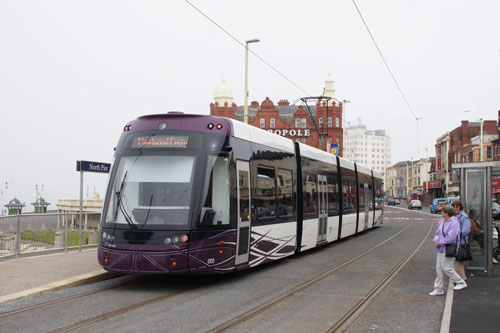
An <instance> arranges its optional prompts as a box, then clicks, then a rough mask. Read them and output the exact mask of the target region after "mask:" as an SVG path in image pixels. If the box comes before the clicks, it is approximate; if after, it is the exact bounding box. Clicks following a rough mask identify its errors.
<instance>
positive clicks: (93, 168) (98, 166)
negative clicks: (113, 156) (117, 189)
mask: <svg viewBox="0 0 500 333" xmlns="http://www.w3.org/2000/svg"><path fill="white" fill-rule="evenodd" d="M110 169H111V164H109V163H102V162H90V161H76V171H79V172H80V221H79V223H78V234H79V235H80V242H79V245H78V251H80V252H81V251H82V222H83V173H84V172H97V173H109V170H110Z"/></svg>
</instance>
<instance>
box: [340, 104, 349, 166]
mask: <svg viewBox="0 0 500 333" xmlns="http://www.w3.org/2000/svg"><path fill="white" fill-rule="evenodd" d="M347 103H351V101H349V100H347V99H344V100H343V101H342V149H341V150H340V147H338V149H339V150H340V151H342V156H344V145H345V136H346V135H345V105H346V104H347Z"/></svg>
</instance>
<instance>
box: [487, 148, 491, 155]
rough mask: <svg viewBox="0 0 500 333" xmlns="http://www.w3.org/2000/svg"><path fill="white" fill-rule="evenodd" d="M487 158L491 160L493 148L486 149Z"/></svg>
mask: <svg viewBox="0 0 500 333" xmlns="http://www.w3.org/2000/svg"><path fill="white" fill-rule="evenodd" d="M486 158H491V147H486Z"/></svg>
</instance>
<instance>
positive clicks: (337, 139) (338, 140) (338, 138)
mask: <svg viewBox="0 0 500 333" xmlns="http://www.w3.org/2000/svg"><path fill="white" fill-rule="evenodd" d="M336 141H337V144H338V145H339V147H340V137H337V138H336Z"/></svg>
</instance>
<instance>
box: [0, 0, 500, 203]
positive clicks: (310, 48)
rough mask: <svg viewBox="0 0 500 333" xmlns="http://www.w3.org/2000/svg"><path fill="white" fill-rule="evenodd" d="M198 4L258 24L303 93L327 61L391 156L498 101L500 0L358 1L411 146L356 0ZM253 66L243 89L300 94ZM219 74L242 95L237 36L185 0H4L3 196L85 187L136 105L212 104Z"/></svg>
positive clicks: (230, 22) (162, 108)
mask: <svg viewBox="0 0 500 333" xmlns="http://www.w3.org/2000/svg"><path fill="white" fill-rule="evenodd" d="M192 3H193V4H195V5H196V6H197V7H198V8H200V9H201V10H203V11H204V12H205V13H206V14H207V15H208V16H210V17H211V18H213V19H214V20H215V21H216V22H217V23H219V24H220V25H221V26H223V27H224V28H225V29H226V30H228V31H229V32H230V33H231V34H232V35H234V36H235V37H236V38H237V39H239V40H240V41H244V40H246V39H252V38H259V39H260V40H261V42H260V43H257V44H253V45H252V46H251V49H252V50H253V51H255V52H256V53H258V54H259V55H260V56H261V57H262V58H264V59H265V60H266V61H268V62H269V63H271V64H272V65H273V66H275V67H276V68H278V69H279V70H280V71H281V72H282V73H284V74H285V75H286V76H287V77H289V78H290V79H292V80H293V81H294V82H295V83H297V84H298V85H299V86H300V87H302V88H303V89H304V90H306V91H307V92H308V93H310V94H311V95H318V94H320V93H321V92H322V88H323V85H324V80H325V78H326V76H327V74H328V72H329V71H331V73H332V75H333V77H334V79H335V89H336V97H337V98H338V99H339V100H342V99H349V100H351V102H352V103H350V104H348V106H347V116H346V119H347V121H352V122H355V121H356V119H357V118H359V117H362V118H363V122H364V123H366V124H367V126H368V128H370V129H385V130H386V131H387V134H388V135H389V136H391V138H392V142H393V154H392V161H393V163H394V162H397V161H399V160H404V159H410V158H411V157H413V159H417V158H418V157H423V156H425V154H426V152H425V148H428V149H429V155H430V156H433V155H434V142H435V140H436V138H437V137H438V136H440V135H441V134H443V133H444V132H445V131H447V130H451V129H452V128H455V127H457V126H459V124H460V120H462V119H468V120H476V119H479V118H481V117H482V118H484V119H496V117H497V112H496V111H497V110H499V109H500V97H499V91H500V75H499V74H500V34H499V32H500V20H499V19H498V13H500V2H498V1H495V0H491V1H483V0H480V1H457V0H454V1H451V0H449V1H440V0H438V1H436V0H433V1H431V0H428V1H427V0H418V1H417V0H411V1H410V0H407V1H404V0H403V1H402V0H393V1H389V0H380V1H371V0H357V1H356V3H357V4H358V6H359V8H360V10H361V12H362V13H363V16H364V18H365V20H366V22H367V23H368V25H369V27H370V29H371V31H372V33H373V35H374V37H375V39H376V40H377V42H378V44H379V46H380V48H381V50H382V52H383V54H384V56H385V58H386V60H387V62H388V63H389V65H390V67H391V69H392V71H393V73H394V75H395V76H396V78H397V80H398V81H399V84H400V86H401V88H402V89H403V91H404V92H405V94H406V97H407V98H408V101H409V102H410V104H411V106H412V107H413V110H414V111H415V113H416V114H417V116H418V117H422V118H423V119H422V120H421V121H420V132H419V134H420V135H419V137H420V140H419V152H417V132H416V122H415V120H414V119H413V116H412V114H411V112H410V111H409V110H408V107H407V106H406V104H405V102H404V100H403V99H402V97H401V96H400V94H399V92H398V90H397V88H396V86H395V84H394V83H393V82H392V80H391V78H390V76H389V74H388V72H387V70H386V68H385V67H384V64H383V62H382V60H381V59H380V57H379V55H378V53H377V51H376V49H375V47H374V45H373V43H372V41H371V40H370V37H369V35H368V33H367V31H366V29H365V28H364V26H363V24H362V21H361V19H360V17H359V15H358V14H357V12H356V9H355V7H354V5H353V3H352V1H351V0H334V1H317V0H310V1H307V2H304V1H261V0H254V1H247V2H243V1H229V0H212V1H200V0H192ZM249 72H250V75H249V86H250V88H249V90H250V100H257V101H259V102H260V101H262V100H264V99H265V97H266V96H269V98H271V99H272V100H273V101H275V102H277V101H278V100H279V99H288V100H290V101H293V100H295V99H297V98H299V97H302V96H303V95H304V93H303V92H302V91H301V90H299V89H297V88H296V87H295V86H293V85H291V84H290V83H289V82H287V81H286V80H284V79H283V78H282V77H280V76H279V75H278V74H276V73H275V72H273V71H272V70H271V69H269V67H267V66H266V65H265V64H263V63H261V62H260V61H259V60H257V59H256V58H255V57H252V56H251V57H250V70H249ZM223 78H224V79H226V80H227V82H228V83H229V85H230V86H231V87H232V89H233V93H234V98H235V99H234V101H235V102H236V103H237V104H239V105H241V104H243V90H244V49H243V48H242V47H241V46H239V45H238V44H237V43H236V42H235V41H234V40H232V39H231V38H230V37H228V36H227V35H226V34H224V33H223V32H222V31H221V30H220V29H218V28H217V27H216V26H215V25H213V24H212V23H210V22H209V21H208V20H206V19H205V18H204V17H203V16H201V15H200V14H199V13H198V12H196V11H195V10H194V9H193V8H192V7H190V6H189V5H188V4H187V3H186V2H185V1H181V0H176V1H102V0H100V1H67V0H61V1H21V0H3V1H0V114H1V118H0V119H1V124H2V131H0V149H1V156H2V158H1V163H0V189H1V190H2V191H3V192H4V195H3V197H0V201H1V202H0V204H1V205H2V206H3V205H4V204H5V203H6V201H7V200H9V199H11V198H12V197H14V196H17V197H18V198H19V199H20V200H21V201H25V202H26V203H27V204H29V203H31V202H33V201H34V200H35V184H39V185H41V184H44V185H45V191H44V192H43V193H42V195H43V196H44V197H45V198H46V199H47V200H48V201H49V202H51V203H52V204H55V203H56V202H57V199H58V198H76V197H78V190H79V175H78V173H77V172H76V171H75V163H76V160H78V159H83V160H94V161H102V162H109V161H111V158H112V154H113V147H114V146H115V144H116V142H117V140H118V138H119V135H120V133H121V131H122V128H123V126H124V125H125V124H126V122H127V121H129V120H132V119H134V118H136V117H138V116H140V115H144V114H152V113H163V112H167V111H170V110H178V111H183V112H187V113H202V114H203V113H204V114H208V113H209V104H210V102H212V101H213V92H214V90H215V88H216V86H217V84H218V83H219V82H220V80H221V79H223ZM466 110H475V111H472V112H467V113H460V112H461V111H466ZM5 181H8V183H9V188H8V189H7V190H6V189H5V187H4V183H5ZM106 182H107V176H103V175H91V174H86V175H85V185H86V186H89V187H90V192H93V189H94V187H95V189H96V191H97V192H99V193H100V194H101V195H103V194H104V191H105V186H106ZM49 208H51V209H55V205H52V206H51V207H49ZM30 210H31V208H30Z"/></svg>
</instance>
